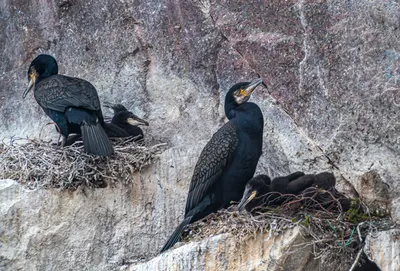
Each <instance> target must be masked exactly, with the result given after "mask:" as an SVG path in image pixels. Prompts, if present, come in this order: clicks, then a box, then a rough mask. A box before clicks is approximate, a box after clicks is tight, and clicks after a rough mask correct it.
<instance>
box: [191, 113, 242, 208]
mask: <svg viewBox="0 0 400 271" xmlns="http://www.w3.org/2000/svg"><path fill="white" fill-rule="evenodd" d="M237 144H238V137H237V133H236V128H235V124H234V121H229V122H227V123H226V124H225V125H224V126H222V127H221V128H220V129H219V130H218V131H217V132H216V133H215V134H214V135H213V137H212V138H211V140H210V141H208V143H207V145H206V146H205V147H204V149H203V151H202V152H201V154H200V157H199V159H198V161H197V164H196V167H195V168H194V172H193V176H192V180H191V183H190V188H189V195H188V197H187V200H186V211H185V214H187V213H188V212H189V211H190V210H191V209H193V208H194V207H195V206H197V205H198V204H199V203H200V202H201V201H202V200H203V198H204V197H205V196H206V195H207V193H208V191H209V189H210V187H211V186H213V185H214V184H215V182H216V181H218V179H219V177H220V176H221V174H222V172H223V171H224V170H225V169H226V167H227V165H228V164H229V163H230V162H231V160H232V154H233V153H234V151H235V149H236V146H237Z"/></svg>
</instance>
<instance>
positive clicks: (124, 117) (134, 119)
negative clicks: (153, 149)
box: [113, 110, 149, 126]
mask: <svg viewBox="0 0 400 271" xmlns="http://www.w3.org/2000/svg"><path fill="white" fill-rule="evenodd" d="M115 118H117V119H118V121H119V122H120V123H124V124H129V125H132V126H140V125H143V126H149V123H148V122H147V121H145V120H144V119H141V118H139V117H138V116H136V115H135V114H133V113H132V112H130V111H127V110H125V111H120V112H117V113H115V115H114V118H113V120H114V119H115Z"/></svg>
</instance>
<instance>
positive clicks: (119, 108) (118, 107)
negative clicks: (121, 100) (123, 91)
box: [103, 102, 128, 114]
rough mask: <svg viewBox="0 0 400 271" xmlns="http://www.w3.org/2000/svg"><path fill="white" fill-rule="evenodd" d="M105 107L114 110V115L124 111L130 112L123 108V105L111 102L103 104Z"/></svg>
mask: <svg viewBox="0 0 400 271" xmlns="http://www.w3.org/2000/svg"><path fill="white" fill-rule="evenodd" d="M103 105H104V107H107V108H111V109H112V110H114V114H116V113H118V112H122V111H128V109H126V107H125V106H123V105H122V104H113V103H109V102H103Z"/></svg>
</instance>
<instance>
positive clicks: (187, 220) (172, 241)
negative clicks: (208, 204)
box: [160, 216, 192, 253]
mask: <svg viewBox="0 0 400 271" xmlns="http://www.w3.org/2000/svg"><path fill="white" fill-rule="evenodd" d="M191 219H192V217H191V216H190V217H187V218H185V219H184V220H183V221H182V222H181V224H179V226H178V227H176V229H175V231H174V232H173V233H172V235H171V237H170V238H169V239H168V241H167V242H166V243H165V245H164V246H163V247H162V249H161V251H160V253H162V252H164V251H166V250H168V249H169V248H171V247H173V246H174V245H175V244H176V243H177V242H178V241H179V238H180V237H181V234H182V232H183V229H184V228H185V227H186V225H188V224H189V223H190V221H191Z"/></svg>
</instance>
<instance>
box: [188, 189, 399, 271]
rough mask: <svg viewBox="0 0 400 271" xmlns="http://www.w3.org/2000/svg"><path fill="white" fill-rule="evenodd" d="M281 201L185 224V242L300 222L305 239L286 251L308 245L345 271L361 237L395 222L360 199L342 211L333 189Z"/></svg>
mask: <svg viewBox="0 0 400 271" xmlns="http://www.w3.org/2000/svg"><path fill="white" fill-rule="evenodd" d="M280 196H281V198H280V199H283V200H284V202H283V203H282V204H281V205H280V206H278V207H275V208H271V207H262V208H259V209H257V210H253V211H252V214H251V213H248V212H240V213H239V212H238V211H237V207H236V205H233V206H231V207H229V208H228V209H227V210H221V211H219V212H218V213H216V214H211V215H209V216H208V217H206V218H205V219H203V220H201V221H197V222H195V223H193V224H191V225H189V226H188V227H187V229H186V230H185V232H184V234H183V242H189V241H193V240H195V241H199V240H202V239H203V238H206V237H210V236H214V235H218V234H222V233H231V234H232V236H233V237H234V238H237V240H238V242H243V241H245V240H247V239H249V238H252V237H254V238H255V237H256V235H257V234H259V233H267V232H268V239H270V238H274V237H275V236H278V235H280V234H281V233H283V232H284V231H285V230H286V229H289V228H293V227H296V226H297V227H300V229H301V234H302V235H303V236H304V243H301V244H295V245H293V246H292V247H291V248H290V249H291V251H290V252H289V253H296V252H297V251H299V250H303V249H305V248H309V247H310V246H311V247H312V251H313V254H314V257H315V259H320V260H321V264H322V266H323V267H328V268H330V269H328V270H349V268H350V267H351V266H352V265H353V264H355V262H356V261H357V262H358V261H361V260H362V259H360V255H361V253H360V251H361V249H362V247H363V245H364V243H363V240H364V239H365V237H366V236H367V235H368V234H374V233H375V232H376V231H379V230H386V229H389V228H391V227H392V226H393V223H392V221H391V220H390V219H389V218H387V217H374V216H372V215H371V212H370V210H369V208H368V206H366V205H365V204H364V203H363V202H361V201H360V200H359V199H355V200H353V201H352V205H351V208H350V209H349V210H348V211H347V212H343V208H342V204H341V202H343V200H344V199H345V197H344V196H343V195H342V194H340V193H339V192H338V191H337V190H336V189H334V188H333V189H330V190H322V189H318V188H309V189H308V193H307V195H280Z"/></svg>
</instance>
